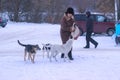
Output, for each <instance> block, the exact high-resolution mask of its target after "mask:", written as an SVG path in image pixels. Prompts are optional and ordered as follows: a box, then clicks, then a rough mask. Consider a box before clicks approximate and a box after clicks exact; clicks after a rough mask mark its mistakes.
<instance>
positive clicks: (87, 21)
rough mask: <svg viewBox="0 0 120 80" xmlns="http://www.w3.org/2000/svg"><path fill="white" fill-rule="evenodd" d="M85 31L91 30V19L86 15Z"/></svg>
mask: <svg viewBox="0 0 120 80" xmlns="http://www.w3.org/2000/svg"><path fill="white" fill-rule="evenodd" d="M86 32H88V33H89V32H93V19H92V18H91V16H89V17H87V20H86Z"/></svg>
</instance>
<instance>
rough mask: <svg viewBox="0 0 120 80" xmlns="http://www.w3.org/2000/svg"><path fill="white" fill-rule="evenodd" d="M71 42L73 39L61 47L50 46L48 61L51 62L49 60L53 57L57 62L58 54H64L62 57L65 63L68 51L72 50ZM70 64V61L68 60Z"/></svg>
mask: <svg viewBox="0 0 120 80" xmlns="http://www.w3.org/2000/svg"><path fill="white" fill-rule="evenodd" d="M73 41H74V39H69V40H68V41H67V42H66V43H65V44H63V45H56V44H55V45H52V46H51V55H50V61H51V58H52V57H54V58H55V60H56V61H57V59H56V56H57V55H58V54H59V53H64V55H65V57H64V61H65V58H67V59H68V60H69V58H68V53H69V51H70V50H71V48H72V44H73ZM69 62H70V60H69Z"/></svg>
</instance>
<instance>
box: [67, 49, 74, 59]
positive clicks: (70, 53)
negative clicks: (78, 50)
mask: <svg viewBox="0 0 120 80" xmlns="http://www.w3.org/2000/svg"><path fill="white" fill-rule="evenodd" d="M68 57H69V59H70V60H74V59H73V58H72V50H70V52H69V53H68Z"/></svg>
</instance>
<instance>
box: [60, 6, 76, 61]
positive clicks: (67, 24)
mask: <svg viewBox="0 0 120 80" xmlns="http://www.w3.org/2000/svg"><path fill="white" fill-rule="evenodd" d="M73 23H74V10H73V8H71V7H69V8H67V11H66V12H65V14H64V16H63V17H62V20H61V29H60V36H61V40H62V43H63V44H65V43H66V41H67V40H68V39H69V38H70V37H71V32H73V31H74V30H75V29H74V28H72V26H73ZM63 57H64V54H63V53H62V55H61V58H63ZM68 57H69V59H70V60H73V57H72V49H71V50H70V52H69V53H68Z"/></svg>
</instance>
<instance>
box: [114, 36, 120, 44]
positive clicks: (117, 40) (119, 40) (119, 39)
mask: <svg viewBox="0 0 120 80" xmlns="http://www.w3.org/2000/svg"><path fill="white" fill-rule="evenodd" d="M115 42H116V44H117V45H118V44H120V37H117V36H116V38H115Z"/></svg>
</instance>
